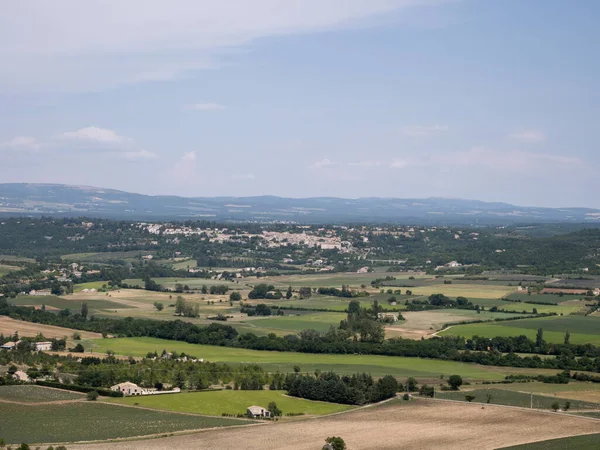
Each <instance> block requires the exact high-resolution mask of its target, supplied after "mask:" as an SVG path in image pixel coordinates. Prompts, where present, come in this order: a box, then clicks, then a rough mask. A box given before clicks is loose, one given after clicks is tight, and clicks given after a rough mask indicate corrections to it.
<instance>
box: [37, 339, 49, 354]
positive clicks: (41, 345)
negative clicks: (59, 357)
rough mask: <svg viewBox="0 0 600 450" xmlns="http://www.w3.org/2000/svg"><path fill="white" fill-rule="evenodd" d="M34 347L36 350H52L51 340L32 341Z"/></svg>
mask: <svg viewBox="0 0 600 450" xmlns="http://www.w3.org/2000/svg"><path fill="white" fill-rule="evenodd" d="M33 345H35V349H36V350H37V351H38V352H48V351H50V350H52V342H48V341H44V342H34V343H33Z"/></svg>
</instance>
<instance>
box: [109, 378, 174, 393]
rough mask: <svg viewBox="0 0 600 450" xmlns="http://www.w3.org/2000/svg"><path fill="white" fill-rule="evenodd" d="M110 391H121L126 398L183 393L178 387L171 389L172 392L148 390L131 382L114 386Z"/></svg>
mask: <svg viewBox="0 0 600 450" xmlns="http://www.w3.org/2000/svg"><path fill="white" fill-rule="evenodd" d="M110 390H111V391H120V392H122V393H123V395H125V396H131V395H159V394H177V393H179V392H181V389H180V388H178V387H175V388H173V389H171V390H170V391H159V390H158V389H146V388H142V387H140V386H138V385H137V384H135V383H132V382H130V381H126V382H124V383H119V384H115V385H114V386H111V388H110Z"/></svg>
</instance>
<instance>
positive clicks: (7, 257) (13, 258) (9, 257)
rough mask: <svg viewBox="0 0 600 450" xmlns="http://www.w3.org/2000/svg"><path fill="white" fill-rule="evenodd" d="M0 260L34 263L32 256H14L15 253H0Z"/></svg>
mask: <svg viewBox="0 0 600 450" xmlns="http://www.w3.org/2000/svg"><path fill="white" fill-rule="evenodd" d="M0 261H5V262H8V263H15V265H17V264H19V263H34V262H35V259H34V258H25V257H24V256H15V255H0Z"/></svg>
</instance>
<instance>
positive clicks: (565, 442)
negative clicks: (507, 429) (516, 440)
mask: <svg viewBox="0 0 600 450" xmlns="http://www.w3.org/2000/svg"><path fill="white" fill-rule="evenodd" d="M588 417H591V415H590V416H588ZM598 442H600V434H584V435H582V436H572V437H566V438H560V439H550V440H547V441H539V442H532V443H530V444H523V445H515V446H513V447H502V449H501V450H598Z"/></svg>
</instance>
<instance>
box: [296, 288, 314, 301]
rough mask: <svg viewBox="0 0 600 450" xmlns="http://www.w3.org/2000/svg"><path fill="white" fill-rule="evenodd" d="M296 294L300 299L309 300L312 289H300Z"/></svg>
mask: <svg viewBox="0 0 600 450" xmlns="http://www.w3.org/2000/svg"><path fill="white" fill-rule="evenodd" d="M298 294H300V298H301V299H304V298H310V297H311V296H312V289H311V288H309V287H301V288H300V289H299V290H298Z"/></svg>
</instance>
